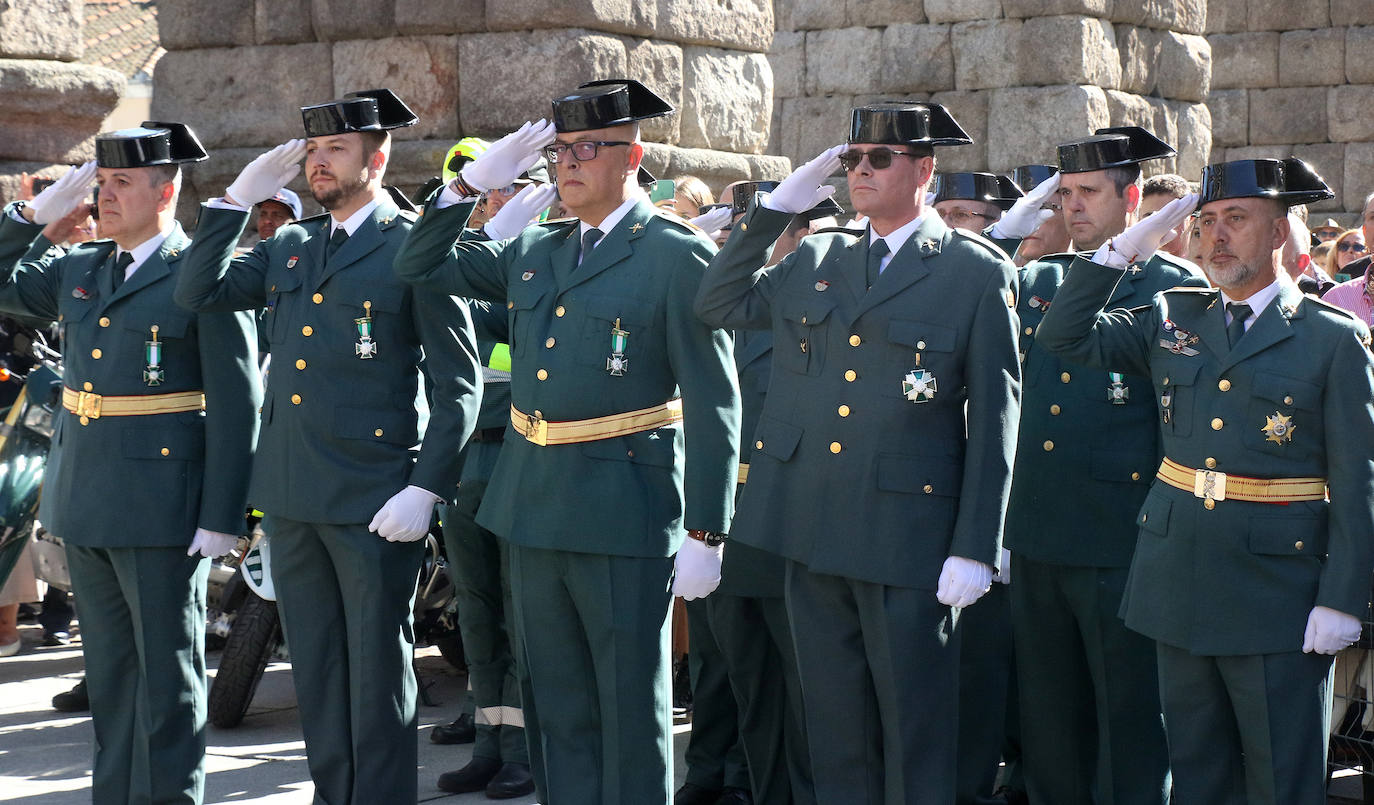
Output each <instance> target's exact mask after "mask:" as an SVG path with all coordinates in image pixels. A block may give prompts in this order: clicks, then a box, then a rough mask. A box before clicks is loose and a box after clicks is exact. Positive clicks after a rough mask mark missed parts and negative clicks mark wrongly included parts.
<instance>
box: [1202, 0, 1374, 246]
mask: <svg viewBox="0 0 1374 805" xmlns="http://www.w3.org/2000/svg"><path fill="white" fill-rule="evenodd" d="M1207 40H1208V41H1209V42H1210V43H1211V45H1212V85H1211V92H1210V93H1209V95H1208V98H1207V105H1208V107H1209V108H1210V109H1211V111H1212V138H1213V146H1214V148H1213V159H1214V160H1218V161H1219V160H1226V159H1253V158H1261V157H1286V156H1290V155H1293V156H1299V157H1302V158H1303V159H1306V160H1307V161H1308V162H1310V163H1312V165H1313V166H1314V167H1316V169H1317V171H1318V172H1319V173H1321V175H1322V177H1323V178H1325V179H1326V181H1327V184H1329V185H1330V186H1331V189H1332V190H1334V191H1335V192H1336V197H1335V198H1334V199H1332V200H1331V201H1326V202H1323V203H1321V204H1316V205H1313V206H1312V210H1313V211H1314V212H1319V213H1323V214H1324V216H1325V215H1332V216H1333V217H1335V218H1336V219H1337V220H1339V221H1342V222H1343V223H1349V222H1353V221H1354V220H1355V218H1356V216H1357V214H1358V212H1359V211H1360V209H1361V207H1362V206H1363V204H1364V197H1365V196H1366V195H1368V194H1369V193H1370V192H1374V113H1371V107H1370V104H1371V102H1374V2H1369V0H1282V2H1279V1H1277V0H1211V2H1210V4H1209V6H1208V16H1207Z"/></svg>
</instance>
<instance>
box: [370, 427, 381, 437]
mask: <svg viewBox="0 0 1374 805" xmlns="http://www.w3.org/2000/svg"><path fill="white" fill-rule="evenodd" d="M372 435H373V436H381V435H382V429H381V428H377V429H376V430H374V431H372Z"/></svg>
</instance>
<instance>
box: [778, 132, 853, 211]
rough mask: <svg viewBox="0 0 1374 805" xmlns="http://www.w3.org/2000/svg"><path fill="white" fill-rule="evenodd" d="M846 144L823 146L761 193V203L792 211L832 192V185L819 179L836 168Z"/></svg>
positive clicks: (807, 208)
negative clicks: (806, 160) (771, 187)
mask: <svg viewBox="0 0 1374 805" xmlns="http://www.w3.org/2000/svg"><path fill="white" fill-rule="evenodd" d="M848 147H849V146H847V145H837V146H834V147H832V148H827V149H825V150H824V151H822V152H821V153H820V156H818V157H816V158H815V159H813V160H811V161H810V162H808V163H806V164H805V165H802V166H801V167H800V168H797V169H796V170H794V171H792V175H791V176H788V177H787V178H786V179H783V180H782V182H781V183H779V184H778V186H777V187H776V188H774V189H773V192H771V193H765V194H764V197H763V206H765V207H767V208H768V209H770V210H777V211H778V212H790V213H792V214H793V215H796V214H797V213H799V212H806V211H807V210H809V209H811V208H812V207H814V206H816V205H817V204H820V203H821V202H822V201H825V200H826V199H828V198H830V197H831V196H833V195H835V188H834V187H832V186H830V185H827V184H822V183H823V182H824V181H825V180H826V178H827V177H829V176H831V175H832V174H834V173H835V172H836V171H838V170H839V169H840V154H842V153H844V150H845V149H846V148H848Z"/></svg>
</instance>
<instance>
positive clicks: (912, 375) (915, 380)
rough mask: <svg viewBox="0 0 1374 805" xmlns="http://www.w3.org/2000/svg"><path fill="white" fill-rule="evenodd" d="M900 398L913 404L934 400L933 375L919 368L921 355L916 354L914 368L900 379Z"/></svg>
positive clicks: (927, 370)
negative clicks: (904, 398)
mask: <svg viewBox="0 0 1374 805" xmlns="http://www.w3.org/2000/svg"><path fill="white" fill-rule="evenodd" d="M902 396H903V397H906V398H907V399H908V400H910V401H912V402H914V403H923V402H930V401H931V400H933V399H935V373H934V372H932V371H930V370H929V369H922V368H921V353H919V352H918V353H916V368H914V369H912V370H911V371H910V372H907V373H906V377H904V378H902Z"/></svg>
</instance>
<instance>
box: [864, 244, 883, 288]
mask: <svg viewBox="0 0 1374 805" xmlns="http://www.w3.org/2000/svg"><path fill="white" fill-rule="evenodd" d="M886 256H887V241H885V240H883V239H882V238H876V239H874V241H873V245H872V246H869V247H868V287H870V288H872V287H873V283H875V282H877V281H878V273H879V271H880V270H881V269H882V266H883V258H884V257H886Z"/></svg>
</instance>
